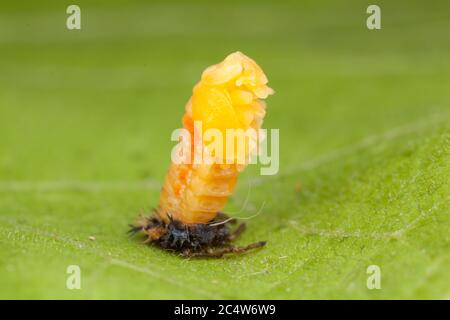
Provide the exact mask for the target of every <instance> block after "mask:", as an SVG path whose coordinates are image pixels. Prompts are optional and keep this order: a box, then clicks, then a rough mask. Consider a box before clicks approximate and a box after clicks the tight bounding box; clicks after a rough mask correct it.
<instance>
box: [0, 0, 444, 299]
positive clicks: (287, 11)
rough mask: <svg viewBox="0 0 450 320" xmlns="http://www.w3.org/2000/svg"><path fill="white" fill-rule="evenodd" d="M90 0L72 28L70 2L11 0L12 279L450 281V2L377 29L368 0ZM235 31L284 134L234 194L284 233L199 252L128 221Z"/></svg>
mask: <svg viewBox="0 0 450 320" xmlns="http://www.w3.org/2000/svg"><path fill="white" fill-rule="evenodd" d="M78 5H79V6H80V7H81V12H82V19H86V20H83V21H84V22H82V29H81V30H78V31H68V30H67V29H65V25H64V23H62V22H61V21H63V22H64V17H65V16H66V14H65V10H63V9H64V8H62V9H61V7H60V6H55V5H54V4H52V3H51V2H49V3H45V2H44V3H42V4H40V6H39V7H36V8H35V7H33V6H29V7H26V8H22V7H16V6H19V4H13V3H11V4H8V5H6V4H2V6H5V7H4V8H3V10H1V11H2V12H3V13H2V19H0V20H1V28H0V30H1V31H0V52H1V53H2V59H0V86H1V88H2V90H1V92H0V287H1V288H2V290H0V298H19V299H26V298H40V299H47V298H56V299H66V298H70V299H72V298H73V299H78V298H80V299H82V298H88V299H98V298H100V299H104V298H106V299H109V298H119V299H120V298H124V299H132V298H137V299H149V298H150V299H164V298H173V299H194V298H196V299H221V298H224V299H265V298H266V299H311V298H322V299H324V298H325V299H328V298H338V299H358V298H361V299H392V298H402V299H407V298H426V299H429V298H435V299H448V298H449V297H450V272H449V271H448V265H449V263H450V250H449V244H450V243H449V241H450V238H449V234H450V233H449V229H450V228H449V222H450V221H449V213H450V210H449V209H450V208H449V191H450V188H449V183H448V182H449V177H450V165H449V164H450V143H449V142H450V141H449V139H450V136H449V134H450V130H449V128H450V126H449V124H450V113H449V110H450V109H449V107H450V96H449V94H448V92H449V90H448V88H449V87H450V63H449V60H448V56H449V53H450V42H449V41H448V24H447V22H448V19H447V20H446V19H444V18H443V17H442V15H443V13H444V12H448V10H449V4H448V3H447V2H444V1H442V2H441V3H437V4H436V5H434V6H433V7H431V6H424V5H423V4H421V3H420V2H417V3H414V2H411V1H408V5H407V6H404V5H402V4H401V3H396V4H392V3H387V2H386V3H384V2H383V3H381V4H380V7H381V9H382V17H383V18H382V19H383V20H382V29H381V30H378V31H369V30H367V29H366V27H365V18H366V13H365V8H364V6H361V4H360V3H359V2H357V1H354V2H348V3H346V4H345V5H341V6H338V5H337V4H333V3H332V2H330V3H327V4H323V3H322V4H312V3H310V4H308V5H305V4H303V5H301V4H299V5H297V4H284V5H281V4H278V2H273V3H270V2H267V3H266V2H263V3H261V2H258V3H254V4H251V3H248V4H241V3H240V2H237V1H236V2H227V3H222V4H212V3H206V4H205V3H201V4H200V3H198V4H192V5H187V4H185V3H183V2H180V3H172V4H165V3H161V4H152V5H147V4H144V2H139V1H135V2H133V3H132V4H124V3H123V2H120V3H117V4H108V6H105V5H104V4H101V3H100V2H99V3H96V2H92V1H89V2H87V1H81V2H80V3H78ZM7 6H8V7H7ZM206 16H208V19H207V21H206V20H205V19H204V18H205V17H206ZM230 17H231V18H230ZM230 19H232V21H230ZM249 19H251V20H249ZM25 22H26V23H25ZM234 50H240V51H243V52H244V53H246V54H248V55H249V56H251V57H253V58H255V60H256V61H258V63H259V64H260V65H261V66H262V67H263V69H264V70H265V71H266V73H267V75H268V77H269V80H270V84H271V86H272V87H273V88H274V89H275V90H276V94H275V96H273V97H271V98H269V100H268V113H267V121H266V122H265V127H266V128H279V129H280V143H281V154H280V172H279V174H277V175H275V176H260V175H259V168H258V167H250V168H248V170H246V172H245V173H243V175H242V177H241V178H240V181H239V186H238V189H237V191H236V193H235V194H234V195H233V197H232V198H231V199H230V203H229V205H228V206H227V210H226V211H227V212H230V214H231V215H234V216H236V217H242V218H248V217H252V216H253V217H252V218H249V219H247V220H246V222H247V224H248V228H247V231H246V233H244V234H243V236H242V238H241V239H239V240H238V241H237V243H239V244H246V243H250V242H252V241H257V240H266V241H268V245H267V247H265V248H263V249H261V250H258V251H254V252H249V253H248V254H245V255H241V256H228V257H226V258H223V259H184V258H181V257H179V256H177V255H176V254H173V253H169V252H165V251H162V250H159V249H158V248H154V247H150V246H146V245H144V244H142V240H143V239H141V238H139V237H137V238H136V237H135V238H133V237H129V236H128V235H127V234H126V231H127V225H128V224H129V223H131V222H133V220H134V218H135V217H136V215H137V214H138V213H139V211H140V210H144V211H145V212H150V210H151V208H152V207H153V206H156V205H157V203H158V198H159V188H160V186H161V183H162V181H163V177H164V174H165V172H166V169H167V167H168V165H169V161H170V150H171V148H172V146H173V142H171V141H170V133H171V131H172V130H173V129H175V128H177V127H178V126H179V125H180V120H181V116H182V114H183V111H184V110H183V107H184V104H185V103H186V101H187V99H188V98H189V95H190V89H191V87H192V86H193V85H194V84H195V83H196V81H198V78H199V75H200V73H201V71H202V70H203V69H204V68H205V67H206V66H208V65H211V64H213V63H215V62H218V61H220V60H221V59H222V58H223V57H224V56H225V55H227V54H228V53H230V52H232V51H234ZM69 265H78V266H80V269H81V289H80V290H69V289H67V287H66V281H67V278H68V276H69V275H68V274H67V273H66V270H67V267H68V266H69ZM370 265H377V266H379V267H380V270H381V289H373V290H370V289H368V287H367V280H368V277H369V276H370V274H368V273H367V268H368V267H369V266H370Z"/></svg>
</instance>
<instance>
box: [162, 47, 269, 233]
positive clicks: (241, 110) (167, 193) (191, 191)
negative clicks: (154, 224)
mask: <svg viewBox="0 0 450 320" xmlns="http://www.w3.org/2000/svg"><path fill="white" fill-rule="evenodd" d="M267 82H268V80H267V77H266V76H265V74H264V73H263V71H262V70H261V68H260V67H259V66H258V65H257V64H256V62H255V61H253V60H252V59H250V58H249V57H247V56H246V55H244V54H242V53H241V52H235V53H232V54H230V55H229V56H228V57H226V58H225V60H224V61H222V62H221V63H219V64H217V65H213V66H211V67H209V68H207V69H206V70H205V71H204V72H203V74H202V77H201V80H200V82H199V83H198V84H197V85H196V86H195V87H194V89H193V94H192V97H191V99H190V100H189V102H188V103H187V105H186V112H185V114H184V116H183V126H184V128H186V129H187V130H188V131H189V132H190V136H191V139H192V140H191V145H192V155H193V154H195V153H200V152H201V150H203V149H204V148H208V145H207V144H205V145H199V144H198V143H197V144H194V134H195V132H194V131H195V130H197V127H196V126H194V123H201V126H202V131H203V132H205V131H206V130H208V129H218V130H220V132H221V133H222V134H223V137H225V136H226V129H243V130H247V129H249V128H252V129H255V130H257V129H259V128H261V125H262V122H263V118H264V115H265V104H264V101H263V99H265V98H267V97H268V96H269V95H270V94H272V93H273V90H272V89H271V88H269V87H268V86H267ZM246 152H248V153H251V152H254V150H253V149H250V148H249V149H246ZM224 153H225V152H224ZM236 158H237V157H235V159H234V160H235V161H231V163H230V161H228V162H227V163H228V164H224V163H225V161H224V160H225V158H222V159H221V160H223V161H221V162H219V161H215V162H212V163H211V164H206V163H200V164H195V163H192V164H175V163H173V162H172V163H171V165H170V168H169V170H168V173H167V176H166V179H165V182H164V186H163V188H162V191H161V196H160V203H159V207H158V209H157V212H158V215H159V216H160V217H161V218H162V219H163V220H164V221H166V222H167V221H169V220H170V219H174V220H178V221H181V222H183V223H185V224H203V223H208V222H209V221H211V220H212V219H214V217H215V216H216V215H217V213H218V212H219V211H220V210H221V209H222V208H223V207H224V206H225V204H226V202H227V200H228V197H229V196H230V195H231V193H232V192H233V190H234V187H235V185H236V182H237V178H238V175H239V172H240V171H242V170H243V169H244V168H245V164H241V163H238V161H237V160H236Z"/></svg>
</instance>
